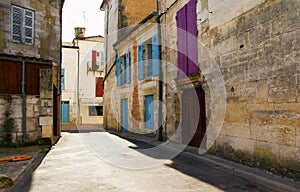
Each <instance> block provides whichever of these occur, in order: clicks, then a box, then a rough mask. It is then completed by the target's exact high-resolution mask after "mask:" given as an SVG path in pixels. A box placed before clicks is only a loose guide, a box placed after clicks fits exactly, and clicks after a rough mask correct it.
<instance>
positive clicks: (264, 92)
mask: <svg viewBox="0 0 300 192" xmlns="http://www.w3.org/2000/svg"><path fill="white" fill-rule="evenodd" d="M267 101H268V86H267V81H266V80H260V81H258V82H257V92H256V103H257V104H262V103H267Z"/></svg>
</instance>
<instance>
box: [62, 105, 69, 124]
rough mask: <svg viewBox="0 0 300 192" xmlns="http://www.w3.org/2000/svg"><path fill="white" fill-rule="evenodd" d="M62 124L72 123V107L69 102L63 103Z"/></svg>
mask: <svg viewBox="0 0 300 192" xmlns="http://www.w3.org/2000/svg"><path fill="white" fill-rule="evenodd" d="M61 122H62V123H65V124H66V123H70V105H69V101H62V102H61Z"/></svg>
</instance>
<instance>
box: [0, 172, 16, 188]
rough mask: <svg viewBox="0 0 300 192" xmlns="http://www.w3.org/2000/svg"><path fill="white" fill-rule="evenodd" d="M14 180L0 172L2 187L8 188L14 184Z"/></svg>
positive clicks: (0, 185) (0, 186)
mask: <svg viewBox="0 0 300 192" xmlns="http://www.w3.org/2000/svg"><path fill="white" fill-rule="evenodd" d="M13 184H14V182H13V180H12V179H11V178H10V177H8V176H7V175H4V174H0V189H3V188H7V187H10V186H13Z"/></svg>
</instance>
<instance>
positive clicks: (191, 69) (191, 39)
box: [186, 0, 199, 75]
mask: <svg viewBox="0 0 300 192" xmlns="http://www.w3.org/2000/svg"><path fill="white" fill-rule="evenodd" d="M196 3H197V2H196V0H191V1H190V2H189V3H188V4H187V13H188V14H187V15H186V16H187V19H186V21H187V41H186V42H187V56H188V64H187V68H188V70H187V72H188V75H191V74H195V73H197V72H198V71H199V70H198V38H197V36H198V31H197V13H196Z"/></svg>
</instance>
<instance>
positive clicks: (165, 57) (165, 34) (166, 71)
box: [164, 0, 168, 141]
mask: <svg viewBox="0 0 300 192" xmlns="http://www.w3.org/2000/svg"><path fill="white" fill-rule="evenodd" d="M165 11H166V0H164V12H165ZM166 27H167V15H166V14H165V15H164V65H165V80H164V82H165V105H166V106H167V102H168V98H167V97H168V95H167V94H168V84H167V82H168V75H167V73H168V65H167V54H166V46H167V28H166ZM167 110H168V109H167V107H166V111H165V113H166V114H167ZM166 123H167V116H166V121H165V124H164V128H165V129H164V130H165V131H164V137H165V141H166V140H167V138H168V135H167V124H166Z"/></svg>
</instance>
